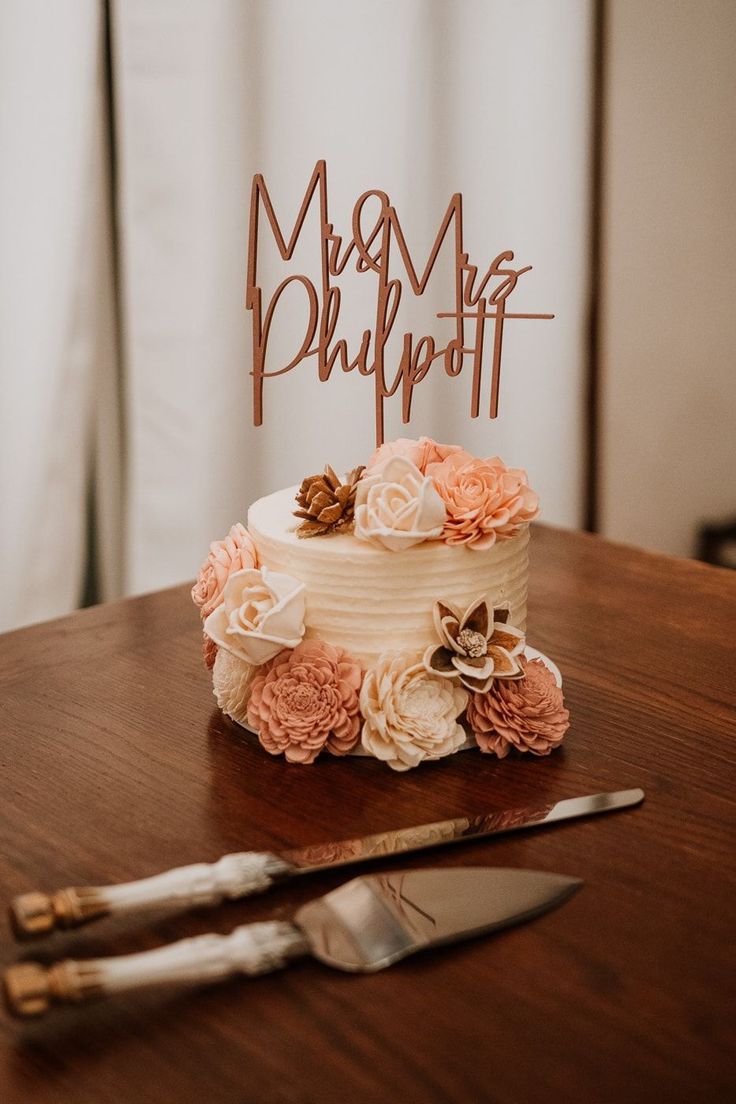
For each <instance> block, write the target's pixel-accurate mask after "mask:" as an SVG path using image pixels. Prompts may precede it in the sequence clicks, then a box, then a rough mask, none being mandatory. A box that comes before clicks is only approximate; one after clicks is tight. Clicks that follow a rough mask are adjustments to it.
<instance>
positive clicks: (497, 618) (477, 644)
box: [424, 598, 525, 694]
mask: <svg viewBox="0 0 736 1104" xmlns="http://www.w3.org/2000/svg"><path fill="white" fill-rule="evenodd" d="M508 616H509V611H508V610H507V609H497V610H496V611H495V612H494V610H493V609H492V607H491V606H490V604H489V603H488V602H487V601H486V599H485V598H479V599H478V600H477V601H475V602H473V604H472V605H471V606H469V607H468V609H467V610H466V611H465V613H463V614H461V613H459V612H458V610H456V609H455V607H454V606H451V605H449V604H448V603H447V602H436V603H435V607H434V624H435V628H436V630H437V635H438V636H439V638H440V641H441V643H440V644H439V646H438V645H436V644H432V645H430V647H429V648H427V650H426V652H425V653H424V666H425V667H426V669H427V670H428V671H431V672H432V673H433V674H435V675H440V677H441V678H458V677H459V678H460V682H461V683H462V685H463V686H465V687H466V688H467V689H468V690H474V691H477V692H478V693H481V694H484V693H485V692H486V691H487V690H488V689H489V688H490V686H491V684H492V682H493V680H494V679H496V678H502V679H517V678H521V677H522V675H523V671H522V668H521V664H520V663H519V661H518V659H517V656H519V655H521V653H522V651H523V649H524V644H525V639H524V633H523V632H522V631H521V629H517V628H514V626H513V625H509V624H507V621H508Z"/></svg>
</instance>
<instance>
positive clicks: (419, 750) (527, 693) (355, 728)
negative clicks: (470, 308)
mask: <svg viewBox="0 0 736 1104" xmlns="http://www.w3.org/2000/svg"><path fill="white" fill-rule="evenodd" d="M538 512H539V502H538V498H537V495H536V494H535V492H534V491H533V490H531V488H530V487H529V484H528V481H527V477H526V473H525V472H523V471H521V470H519V469H516V468H508V467H507V466H506V465H505V464H504V463H503V461H501V460H500V459H499V458H498V457H493V458H491V459H479V458H477V457H474V456H472V455H471V454H470V453H468V452H466V451H465V450H464V449H462V448H460V447H459V446H458V445H443V444H440V443H438V442H437V441H433V440H432V439H431V438H429V437H421V438H419V440H416V441H414V440H409V439H405V438H401V439H399V440H397V441H391V442H388V443H387V444H385V445H382V446H381V447H380V448H378V449H377V450H376V451H375V452H374V453H373V455H372V456H371V457H370V458H369V460H368V462H367V464H365V465H359V466H357V467H356V468H354V469H353V470H352V471H351V472H349V473H348V474H346V475H345V476H342V477H341V476H339V475H337V474H336V472H335V471H334V470H333V469H332V468H331V467H329V466H328V467H326V468H325V470H324V473H323V474H322V475H314V476H309V477H307V478H306V479H305V480H303V482H302V484H301V486H300V487H299V490H298V492H297V498H296V509H295V511H294V513H295V515H296V517H297V518H298V521H299V524H298V527H297V529H296V532H297V535H298V536H300V537H310V538H328V537H329V535H330V534H332V533H337V532H347V531H349V532H352V533H353V535H354V536H355V538H356V539H358V540H364V541H369V542H371V543H372V544H373V545H375V546H376V547H379V548H381V549H384V550H385V551H386V552H387V553H393V552H399V551H403V550H405V549H408V548H411V547H413V546H414V545H417V544H420V543H423V542H425V541H444V542H446V543H447V544H450V545H465V546H466V547H467V548H468V549H469V550H476V551H480V550H483V549H488V548H490V547H491V546H492V545H493V544H494V543H495V542H497V541H504V540H508V539H510V538H512V537H515V536H517V535H518V534H519V533H520V532H521V531H522V530H523V528H524V527H525V526H526V525H527V524H528V523H529V522H530V521H531V520H533V518H535V517H536V516H537V514H538ZM306 598H307V595H306V587H305V584H304V583H303V582H301V581H300V580H299V579H295V578H293V577H291V576H290V575H286V574H283V573H281V572H276V571H272V570H270V569H269V567H268V566H267V565H266V564H261V563H259V561H258V552H257V549H256V546H255V543H254V542H253V539H252V537H251V536H250V534H249V533H248V531H247V529H246V528H245V527H244V526H243V525H241V524H237V525H234V526H233V527H232V528H231V529H230V532H229V533H228V535H227V536H226V537H225V538H224V539H223V540H220V541H215V542H213V543H212V544H211V545H210V550H209V554H208V556H207V558H206V560H205V562H204V563H203V565H202V567H201V569H200V572H199V576H198V578H197V581H196V582H195V584H194V587H193V588H192V600H193V601H194V603H195V605H196V606H197V607H198V608H199V611H200V615H201V618H202V623H203V632H204V636H203V641H204V644H203V655H204V659H205V663H206V664H207V666H208V667H209V668H211V669H212V677H213V688H214V693H215V697H216V699H217V702H218V705H219V706H220V708H221V709H222V710H223V711H224V712H225V713H227V714H228V716H230V717H232V718H233V719H234V720H235V721H237V722H238V723H240V724H243V725H246V726H247V727H249V728H251V729H252V730H253V731H255V732H256V733H257V735H258V739H259V740H260V742H261V744H262V746H263V747H264V748H265V750H266V751H268V752H269V753H270V754H271V755H283V756H284V758H285V759H286V760H287V761H288V762H290V763H301V764H310V763H313V762H314V761H315V760H316V759H317V758H318V757H319V756H320V755H322V754H323V753H328V754H331V755H346V754H348V753H350V752H352V751H355V750H356V749H357V748H358V747H359V746H360V748H362V750H363V751H364V752H367V753H369V754H370V755H373V756H375V757H376V758H378V759H380V760H383V761H384V762H385V763H386V764H387V765H388V766H389V767H391V768H393V769H394V770H398V771H403V770H408V769H409V768H411V767H415V766H417V765H418V764H419V763H421V762H424V761H429V760H435V759H441V758H443V757H445V756H447V755H451V754H453V753H454V752H455V751H457V750H458V749H459V748H461V747H463V746H467V744H468V741H469V740H470V741H471V742H474V743H475V744H477V746H478V747H479V748H480V750H481V751H482V752H485V753H488V754H492V755H495V756H497V757H498V758H500V759H503V758H505V757H506V756H507V755H508V754H509V752H510V751H512V750H513V751H516V752H529V753H531V754H532V755H548V754H549V753H550V752H551V751H552V750H553V749H554V748H555V747H557V746H558V745H559V743H560V742H561V740H562V738H563V736H564V734H565V731H566V730H567V727H568V723H569V721H568V717H569V715H568V711H567V709H566V708H565V706H564V702H563V697H562V690H561V688H560V686H559V684H558V680H557V678H556V675H555V674H554V673H553V672H552V670H551V669H550V668H548V667H547V666H546V665H545V664H544V663H543V662H540V661H539V660H528V659H527V658H526V656H525V654H524V651H525V643H526V641H525V637H524V633H523V632H522V631H521V630H520V629H518V628H516V627H515V626H514V625H512V624H510V623H509V617H510V611H509V609H507V608H495V609H494V608H493V607H492V605H491V604H490V602H489V601H488V599H487V598H486V597H485V596H482V595H481V596H479V597H478V598H477V599H476V600H475V601H474V602H472V603H471V604H470V605H469V606H468V608H467V609H456V608H455V607H454V606H453V604H452V603H451V602H449V601H446V600H445V598H444V596H443V595H437V601H436V603H435V605H434V609H433V611H432V613H433V624H434V639H433V640H429V641H428V642H427V646H426V648H425V649H424V650H423V651H420V652H418V653H415V652H402V651H392V650H390V649H389V650H387V651H385V652H383V654H381V655H380V656H379V657H378V659H377V660H376V662H375V663H374V664H373V665H372V666H371V667H369V668H368V669H367V670H364V669H363V667H362V666H361V664H360V663H359V662H358V661H357V660H356V659H355V658H353V657H352V656H350V655H349V654H348V653H347V652H345V651H344V650H343V649H341V648H338V647H336V646H335V645H333V644H331V643H330V642H329V641H326V640H320V639H315V638H313V637H312V638H305V632H306V625H305V616H306Z"/></svg>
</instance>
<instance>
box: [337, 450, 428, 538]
mask: <svg viewBox="0 0 736 1104" xmlns="http://www.w3.org/2000/svg"><path fill="white" fill-rule="evenodd" d="M445 518H446V511H445V504H444V503H443V501H442V499H441V498H440V496H439V494H438V493H437V490H436V488H435V485H434V483H433V481H432V479H431V477H430V476H425V475H422V473H421V472H420V470H419V468H418V467H417V466H416V465H415V464H413V463H412V462H411V460H407V459H406V458H405V457H403V456H392V457H391V458H390V459H389V460H387V461H386V463H385V464H382V465H381V466H380V468H378V469H377V470H376V471H375V472H372V473H371V474H370V475H368V476H364V477H363V479H361V481H360V482H359V483H358V490H357V493H356V496H355V536H356V537H358V538H360V540H366V541H372V542H373V543H374V544H379V545H381V547H383V548H387V549H388V550H389V552H400V551H402V550H403V549H405V548H411V546H412V545H414V544H419V542H420V541H426V540H434V539H436V538H437V537H439V536H441V534H442V530H443V527H444V524H445Z"/></svg>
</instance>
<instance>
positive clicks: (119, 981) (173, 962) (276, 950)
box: [4, 920, 309, 1016]
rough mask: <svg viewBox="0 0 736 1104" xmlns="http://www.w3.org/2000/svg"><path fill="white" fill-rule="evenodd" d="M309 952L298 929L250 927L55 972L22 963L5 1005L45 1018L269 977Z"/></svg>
mask: <svg viewBox="0 0 736 1104" xmlns="http://www.w3.org/2000/svg"><path fill="white" fill-rule="evenodd" d="M308 952H309V945H308V944H307V941H306V940H305V938H304V936H303V935H302V933H301V932H300V931H299V929H298V928H296V927H294V925H293V924H289V923H286V922H284V921H280V920H271V921H268V922H266V923H262V924H245V925H243V926H242V927H239V928H235V930H234V931H232V932H231V933H230V934H229V935H199V936H196V937H195V938H194V939H182V940H180V941H179V942H178V943H170V944H169V945H168V946H165V947H159V948H157V949H156V950H153V951H144V952H143V953H142V954H132V955H119V956H118V957H116V958H96V959H89V960H87V961H81V962H75V961H73V960H71V959H67V960H66V961H64V962H57V963H56V964H55V965H53V966H42V965H40V964H39V963H37V962H21V963H18V964H17V965H15V966H10V967H9V968H8V969H7V970H6V972H5V978H4V983H5V984H4V989H5V999H6V1002H7V1005H8V1008H9V1009H10V1011H11V1012H12V1013H13V1014H14V1015H16V1016H40V1015H42V1014H43V1013H44V1012H46V1011H48V1009H49V1007H50V1006H51V1005H52V1004H78V1003H79V1002H81V1001H85V1000H88V999H89V998H90V997H100V996H106V995H108V994H112V993H124V992H127V991H129V990H131V989H143V988H149V987H151V986H155V985H172V984H173V985H176V984H179V985H194V984H196V983H198V982H209V981H220V980H222V979H224V978H228V977H232V976H233V975H235V974H247V975H250V976H252V977H253V976H255V975H257V974H267V973H270V971H271V970H278V969H279V968H280V967H282V966H285V965H286V963H287V962H289V960H290V959H292V958H298V957H299V956H301V955H304V954H307V953H308Z"/></svg>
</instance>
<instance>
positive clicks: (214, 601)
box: [192, 522, 258, 621]
mask: <svg viewBox="0 0 736 1104" xmlns="http://www.w3.org/2000/svg"><path fill="white" fill-rule="evenodd" d="M257 564H258V555H257V553H256V546H255V545H254V543H253V538H252V537H251V535H250V533H249V532H248V530H247V529H246V528H245V526H244V525H241V524H240V522H238V523H237V524H236V525H233V526H232V528H231V529H230V532H229V533H228V535H227V536H226V537H225V538H224V539H223V540H219V541H213V542H212V544H211V545H210V550H209V554H208V556H207V559H206V560H205V561H204V563H203V564H202V566H201V567H200V569H199V575H198V576H197V581H196V582H195V584H194V586H193V587H192V601H193V602H194V604H195V606H198V607H199V612H200V616H201V618H202V620H203V621H204V619H205V618H206V617H209V615H210V614H211V613H212V611H213V610H214V609H216V607H217V606H219V604H220V602H221V601H222V592H223V590H224V589H225V583H226V582H227V581H228V579H229V578H230V576H231V575H232V574H233V572H235V571H242V570H243V568H246V567H256V566H257Z"/></svg>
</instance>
